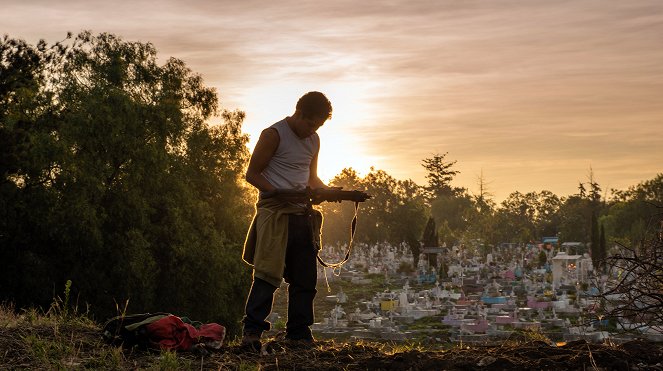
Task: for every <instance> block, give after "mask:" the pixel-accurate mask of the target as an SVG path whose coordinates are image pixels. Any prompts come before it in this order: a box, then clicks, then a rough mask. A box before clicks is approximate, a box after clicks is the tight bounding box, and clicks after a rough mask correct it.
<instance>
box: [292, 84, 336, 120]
mask: <svg viewBox="0 0 663 371" xmlns="http://www.w3.org/2000/svg"><path fill="white" fill-rule="evenodd" d="M296 108H297V109H298V110H299V111H300V112H301V113H302V116H303V117H304V118H308V119H310V118H324V119H330V118H331V116H332V105H331V102H330V101H329V99H327V97H326V96H325V95H324V94H322V93H320V92H319V91H310V92H308V93H306V94H304V95H302V97H301V98H299V100H298V101H297V107H296Z"/></svg>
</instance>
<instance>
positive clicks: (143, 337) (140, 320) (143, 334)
mask: <svg viewBox="0 0 663 371" xmlns="http://www.w3.org/2000/svg"><path fill="white" fill-rule="evenodd" d="M169 315H170V313H165V312H154V313H141V314H130V315H124V316H117V317H113V318H111V319H109V320H108V321H106V323H105V324H104V327H103V329H102V330H101V336H102V337H103V338H104V340H105V341H106V342H107V343H109V344H112V345H118V346H119V345H122V346H123V347H125V348H132V347H134V346H139V347H143V348H148V347H149V345H150V342H149V336H148V333H147V329H146V327H147V325H149V324H151V323H153V322H156V321H158V320H160V319H162V318H164V317H167V316H169Z"/></svg>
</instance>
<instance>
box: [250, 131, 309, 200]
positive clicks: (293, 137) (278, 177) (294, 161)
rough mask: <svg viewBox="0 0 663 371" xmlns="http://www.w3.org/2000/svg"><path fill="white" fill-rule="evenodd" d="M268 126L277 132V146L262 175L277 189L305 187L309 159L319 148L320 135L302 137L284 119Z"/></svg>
mask: <svg viewBox="0 0 663 371" xmlns="http://www.w3.org/2000/svg"><path fill="white" fill-rule="evenodd" d="M270 128H274V129H276V131H277V132H278V133H279V146H278V148H276V152H275V153H274V156H273V157H272V159H271V160H270V161H269V163H268V164H267V167H266V168H265V169H264V170H263V171H262V175H263V176H264V177H265V178H266V179H267V180H268V181H269V183H270V184H271V185H273V186H274V187H276V188H279V189H304V188H306V186H307V185H308V178H309V174H310V171H311V160H312V159H313V156H315V154H316V153H318V150H320V137H319V136H318V134H317V133H313V135H311V136H308V137H306V138H304V139H302V138H300V137H298V136H297V134H295V132H294V131H292V129H290V126H289V125H288V122H287V121H286V120H285V119H283V120H281V121H279V122H277V123H276V124H274V125H272V126H270Z"/></svg>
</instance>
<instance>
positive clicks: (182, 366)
mask: <svg viewBox="0 0 663 371" xmlns="http://www.w3.org/2000/svg"><path fill="white" fill-rule="evenodd" d="M191 369H193V363H192V362H191V360H188V359H180V358H179V357H178V356H177V353H176V352H174V351H169V350H162V351H161V353H160V354H159V358H158V361H157V362H156V364H154V365H152V367H150V370H159V371H170V370H191Z"/></svg>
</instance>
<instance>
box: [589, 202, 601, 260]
mask: <svg viewBox="0 0 663 371" xmlns="http://www.w3.org/2000/svg"><path fill="white" fill-rule="evenodd" d="M591 228H592V229H591V242H590V243H591V245H590V252H591V255H592V265H593V266H594V267H595V268H596V269H597V270H598V269H599V264H600V262H601V252H600V245H599V244H600V242H599V240H600V239H601V238H600V234H599V233H600V232H599V222H598V218H597V216H596V214H595V213H592V217H591Z"/></svg>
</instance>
